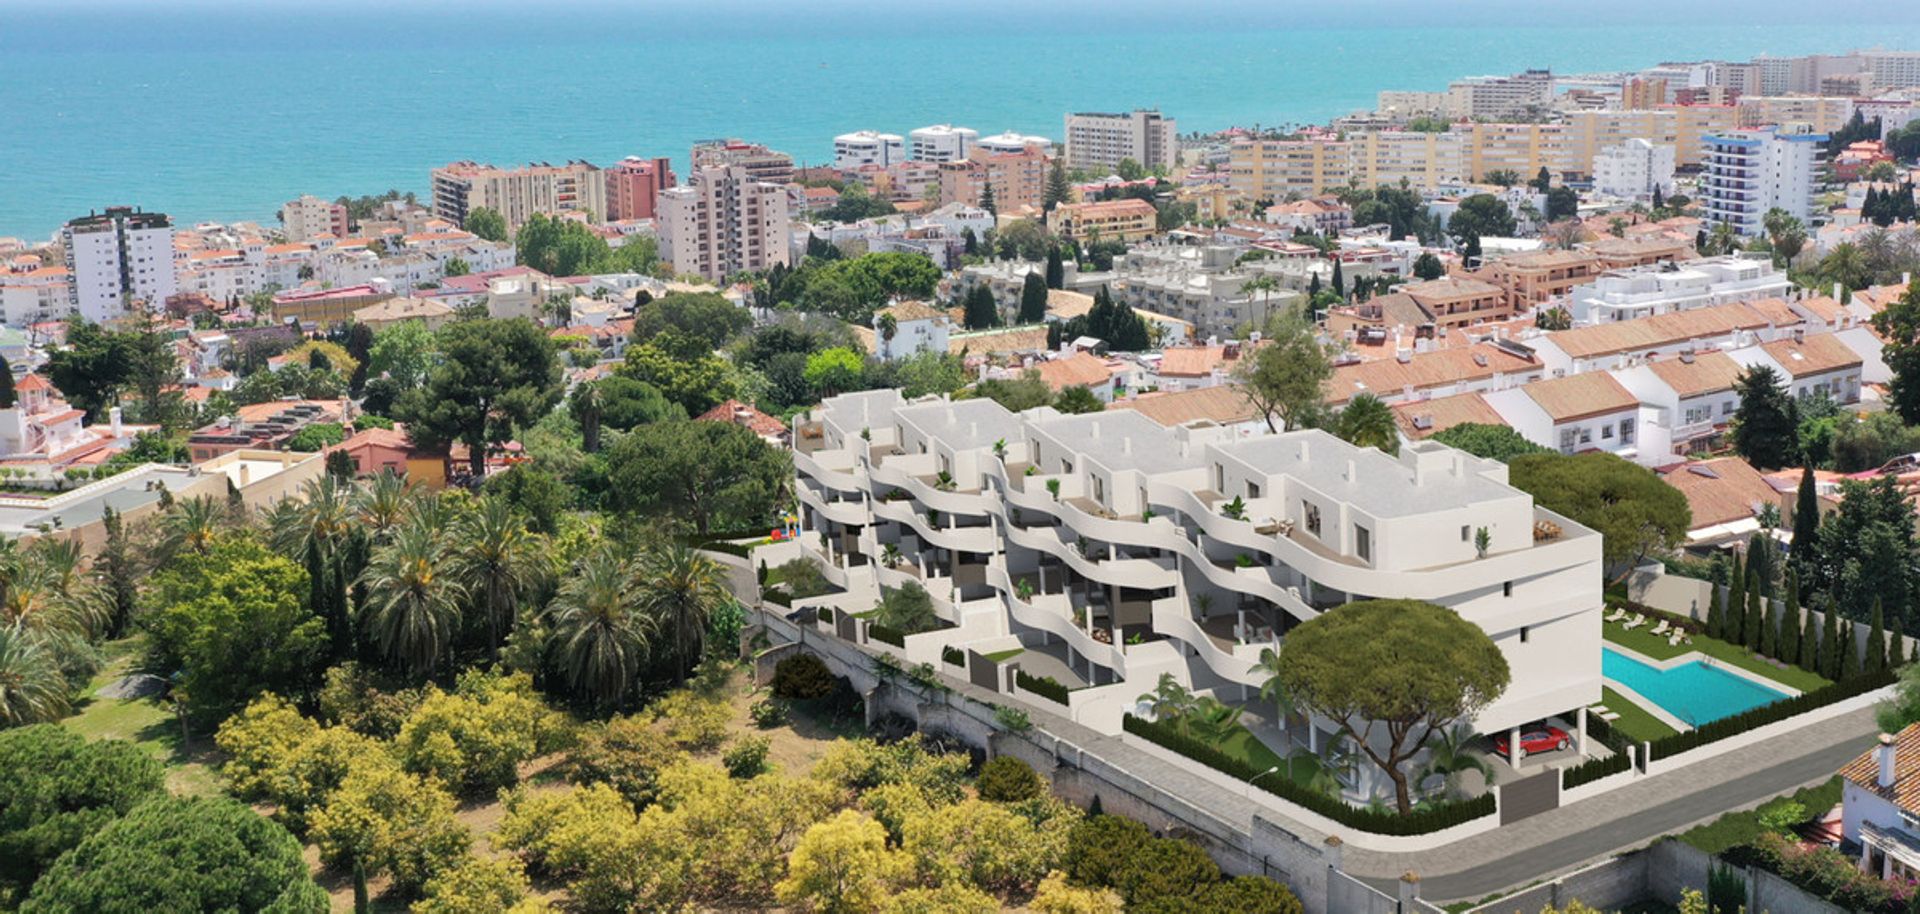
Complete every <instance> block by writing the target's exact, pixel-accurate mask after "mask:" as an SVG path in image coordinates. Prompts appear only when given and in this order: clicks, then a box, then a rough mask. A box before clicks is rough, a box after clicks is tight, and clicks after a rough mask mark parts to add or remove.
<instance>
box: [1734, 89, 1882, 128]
mask: <svg viewBox="0 0 1920 914" xmlns="http://www.w3.org/2000/svg"><path fill="white" fill-rule="evenodd" d="M1735 107H1736V108H1737V109H1738V110H1739V112H1740V126H1741V127H1766V126H1769V125H1774V124H1783V125H1784V124H1805V125H1807V126H1808V127H1810V128H1812V129H1814V130H1817V131H1820V132H1822V133H1826V132H1830V131H1834V130H1839V129H1840V128H1841V127H1844V126H1846V124H1847V120H1848V119H1849V118H1851V117H1853V99H1851V98H1845V97H1841V98H1821V97H1819V96H1801V95H1790V96H1766V95H1749V96H1744V97H1742V98H1741V99H1740V103H1739V104H1738V105H1736V106H1735Z"/></svg>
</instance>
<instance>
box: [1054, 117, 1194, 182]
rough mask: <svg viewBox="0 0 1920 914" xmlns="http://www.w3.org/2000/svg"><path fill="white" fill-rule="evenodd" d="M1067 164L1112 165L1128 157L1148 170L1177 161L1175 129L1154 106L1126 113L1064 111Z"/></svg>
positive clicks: (1079, 166) (1083, 165)
mask: <svg viewBox="0 0 1920 914" xmlns="http://www.w3.org/2000/svg"><path fill="white" fill-rule="evenodd" d="M1066 137H1067V167H1068V168H1074V169H1080V168H1096V169H1097V168H1113V167H1115V166H1117V165H1119V164H1120V160H1121V159H1132V160H1134V161H1135V162H1138V163H1140V165H1141V167H1143V168H1146V169H1148V170H1152V169H1154V168H1164V169H1166V170H1167V171H1172V170H1173V169H1174V166H1176V165H1177V164H1179V159H1180V144H1179V137H1180V134H1179V131H1178V129H1177V128H1176V126H1175V122H1174V119H1173V118H1170V117H1167V116H1166V115H1164V114H1161V113H1160V112H1159V110H1158V109H1148V108H1140V109H1136V110H1134V111H1131V112H1128V113H1126V114H1108V113H1102V112H1095V111H1088V112H1081V113H1078V114H1069V115H1067V120H1066Z"/></svg>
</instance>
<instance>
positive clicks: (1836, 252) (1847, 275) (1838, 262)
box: [1814, 241, 1873, 291]
mask: <svg viewBox="0 0 1920 914" xmlns="http://www.w3.org/2000/svg"><path fill="white" fill-rule="evenodd" d="M1814 273H1815V274H1816V275H1818V276H1819V277H1820V278H1821V280H1823V281H1825V282H1829V283H1835V282H1837V283H1839V284H1840V285H1842V286H1845V287H1846V288H1847V290H1849V291H1851V290H1853V289H1863V288H1866V286H1867V284H1868V283H1870V282H1872V281H1873V276H1872V274H1871V273H1870V271H1869V270H1868V269H1867V258H1866V255H1865V254H1863V253H1862V252H1861V250H1860V248H1859V247H1857V246H1855V245H1854V244H1853V243H1852V242H1846V241H1843V242H1841V243H1839V244H1836V245H1834V246H1833V250H1831V251H1828V252H1827V256H1826V257H1823V258H1821V260H1820V264H1819V265H1818V266H1816V267H1814Z"/></svg>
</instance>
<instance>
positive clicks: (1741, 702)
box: [1600, 648, 1788, 727]
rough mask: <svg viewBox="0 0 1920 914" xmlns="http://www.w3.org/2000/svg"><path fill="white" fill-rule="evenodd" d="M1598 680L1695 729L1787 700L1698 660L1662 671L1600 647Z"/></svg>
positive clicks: (1742, 677) (1771, 691)
mask: <svg viewBox="0 0 1920 914" xmlns="http://www.w3.org/2000/svg"><path fill="white" fill-rule="evenodd" d="M1600 675H1601V676H1603V677H1605V678H1607V679H1611V680H1613V681H1614V682H1617V683H1620V684H1621V685H1624V686H1626V687H1627V688H1629V689H1632V690H1634V691H1635V692H1638V693H1640V695H1641V697H1643V698H1645V699H1647V700H1648V701H1651V702H1653V703H1654V704H1657V705H1659V706H1660V707H1661V708H1662V709H1664V710H1666V712H1667V713H1669V714H1672V715H1673V716H1675V717H1677V718H1680V719H1681V720H1683V721H1686V722H1687V723H1688V724H1691V725H1693V726H1695V727H1698V726H1700V725H1701V724H1706V723H1712V722H1713V721H1716V720H1719V719H1720V718H1723V717H1732V716H1733V715H1735V714H1738V713H1740V712H1742V711H1749V710H1752V709H1754V708H1758V707H1760V706H1761V705H1769V704H1772V703H1774V702H1776V701H1779V700H1781V699H1783V698H1786V697H1788V696H1787V694H1786V693H1784V692H1777V691H1774V690H1773V689H1769V688H1767V687H1766V686H1763V685H1760V684H1759V683H1756V682H1754V681H1753V680H1751V679H1747V678H1746V677H1744V676H1736V675H1734V674H1732V673H1729V672H1727V671H1725V670H1722V669H1719V668H1717V667H1711V666H1708V665H1706V664H1705V663H1702V662H1700V661H1698V660H1695V661H1693V662H1692V663H1683V664H1681V665H1679V666H1676V667H1673V668H1672V669H1666V670H1662V669H1657V668H1655V667H1651V666H1648V665H1646V664H1644V663H1641V662H1640V661H1638V660H1635V659H1633V658H1632V657H1628V656H1627V655H1625V654H1620V653H1616V652H1615V651H1614V650H1613V649H1611V648H1602V653H1601V655H1600Z"/></svg>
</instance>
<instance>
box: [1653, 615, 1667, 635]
mask: <svg viewBox="0 0 1920 914" xmlns="http://www.w3.org/2000/svg"><path fill="white" fill-rule="evenodd" d="M1669 627H1670V625H1669V623H1668V622H1667V620H1665V619H1661V620H1660V624H1659V625H1656V626H1654V627H1653V634H1656V635H1664V634H1666V633H1667V629H1668V628H1669Z"/></svg>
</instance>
